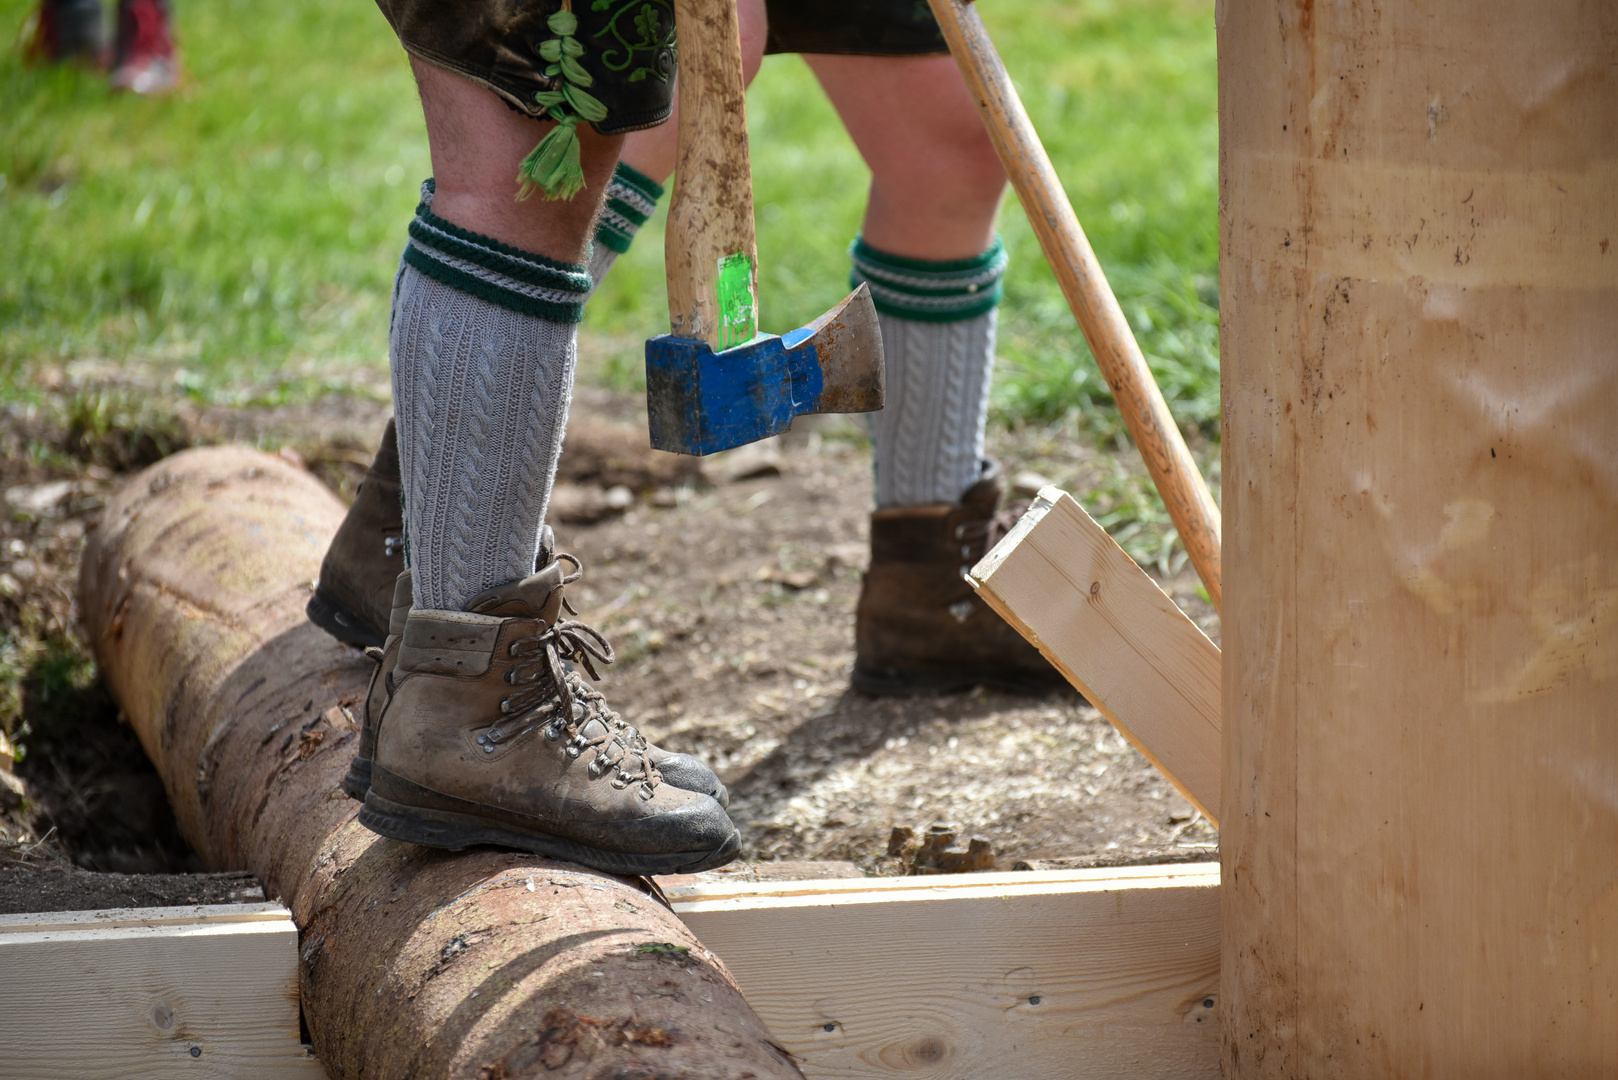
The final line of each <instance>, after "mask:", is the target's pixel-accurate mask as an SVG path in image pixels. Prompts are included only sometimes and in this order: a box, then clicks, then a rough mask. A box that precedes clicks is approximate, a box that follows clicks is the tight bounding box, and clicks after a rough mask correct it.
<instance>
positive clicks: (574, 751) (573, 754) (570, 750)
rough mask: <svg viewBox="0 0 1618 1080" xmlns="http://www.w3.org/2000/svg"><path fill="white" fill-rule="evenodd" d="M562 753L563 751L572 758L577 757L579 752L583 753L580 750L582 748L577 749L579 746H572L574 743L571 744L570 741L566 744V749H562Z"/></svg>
mask: <svg viewBox="0 0 1618 1080" xmlns="http://www.w3.org/2000/svg"><path fill="white" fill-rule="evenodd" d="M563 753H565V754H567V756H568V757H569V758H574V759H577V758H578V756H579V755H580V754H581V753H583V751H582V750H580V749H579V748H578V747H577V746H574V745H572V744H571V743H570V744H568V747H567V749H566V750H564V751H563Z"/></svg>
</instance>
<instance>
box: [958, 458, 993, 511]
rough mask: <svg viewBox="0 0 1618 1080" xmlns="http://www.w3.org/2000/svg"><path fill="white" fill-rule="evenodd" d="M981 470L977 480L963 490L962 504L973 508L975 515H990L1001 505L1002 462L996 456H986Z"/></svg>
mask: <svg viewBox="0 0 1618 1080" xmlns="http://www.w3.org/2000/svg"><path fill="white" fill-rule="evenodd" d="M981 470H982V471H981V472H979V473H978V480H977V482H976V483H975V484H973V485H972V486H971V487H969V488H967V489H966V490H965V491H963V492H961V502H960V505H961V507H962V508H963V509H969V510H971V511H972V512H973V516H976V517H989V516H991V515H993V514H994V512H995V510H996V509H998V508H999V506H1000V494H1001V486H1000V484H1001V480H1000V477H1001V472H1000V463H999V462H998V461H996V460H995V459H994V458H985V459H983V463H982V466H981Z"/></svg>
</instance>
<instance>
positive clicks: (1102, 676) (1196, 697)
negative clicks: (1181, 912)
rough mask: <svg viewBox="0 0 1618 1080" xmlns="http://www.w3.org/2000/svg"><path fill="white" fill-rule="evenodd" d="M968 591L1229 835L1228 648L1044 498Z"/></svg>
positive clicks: (1106, 541)
mask: <svg viewBox="0 0 1618 1080" xmlns="http://www.w3.org/2000/svg"><path fill="white" fill-rule="evenodd" d="M967 580H968V582H970V583H971V585H972V586H973V588H975V589H977V590H978V593H979V595H981V596H982V597H983V598H984V600H985V601H987V602H988V604H989V606H990V607H992V608H994V609H995V611H997V612H999V613H1000V615H1001V616H1002V617H1003V618H1005V620H1006V621H1007V622H1009V623H1010V624H1011V625H1012V626H1014V627H1016V629H1017V630H1018V632H1019V633H1021V634H1022V635H1023V636H1024V637H1026V638H1027V639H1028V640H1029V641H1030V642H1032V643H1033V644H1034V645H1035V646H1036V647H1037V648H1038V649H1039V650H1040V652H1041V653H1043V654H1044V656H1045V658H1046V659H1048V660H1049V661H1050V662H1051V663H1052V664H1053V665H1055V666H1056V668H1057V670H1058V671H1060V672H1062V674H1063V675H1064V676H1066V677H1067V679H1068V681H1069V682H1071V683H1072V684H1073V685H1074V686H1075V687H1077V688H1078V690H1079V692H1080V693H1082V694H1083V695H1084V696H1085V698H1086V699H1087V700H1089V702H1090V703H1091V704H1093V705H1094V706H1095V707H1096V708H1097V709H1100V710H1101V712H1102V714H1103V715H1104V716H1106V718H1107V719H1108V720H1109V721H1111V722H1112V724H1113V726H1114V727H1116V728H1117V729H1118V730H1119V732H1120V733H1122V734H1123V736H1124V738H1126V739H1127V740H1129V742H1130V744H1131V745H1133V746H1134V747H1135V748H1136V749H1137V750H1139V751H1140V752H1141V753H1142V754H1144V755H1145V756H1146V758H1147V759H1148V760H1149V761H1151V763H1152V764H1153V765H1155V766H1156V767H1157V768H1158V769H1159V770H1160V771H1161V772H1162V773H1163V775H1164V776H1165V777H1167V778H1168V780H1169V782H1170V783H1172V784H1173V785H1174V786H1175V787H1176V788H1178V789H1179V790H1180V792H1181V793H1182V794H1184V795H1185V797H1186V798H1187V799H1189V800H1190V801H1191V804H1192V805H1193V806H1195V807H1196V808H1197V809H1198V810H1199V811H1201V812H1202V814H1203V816H1204V817H1206V818H1208V820H1209V821H1211V822H1213V823H1214V824H1215V825H1216V826H1217V825H1218V823H1219V813H1220V783H1221V771H1220V656H1219V648H1218V646H1216V645H1215V644H1214V643H1213V642H1212V641H1209V640H1208V637H1207V635H1206V634H1204V633H1203V632H1202V631H1201V630H1199V629H1198V628H1197V625H1196V624H1195V623H1193V622H1192V621H1191V620H1190V619H1189V618H1187V617H1186V615H1185V613H1184V612H1182V611H1181V610H1180V609H1179V608H1178V607H1176V606H1175V604H1174V601H1173V600H1171V599H1170V598H1169V597H1168V596H1167V595H1166V594H1165V593H1164V592H1163V590H1162V589H1160V588H1158V587H1157V584H1156V583H1155V582H1153V581H1152V579H1151V578H1150V577H1148V576H1147V575H1146V572H1145V571H1143V570H1142V569H1141V568H1140V567H1139V566H1136V565H1135V562H1134V560H1133V559H1131V558H1130V557H1129V556H1128V555H1126V554H1125V553H1124V551H1123V549H1122V548H1120V547H1119V546H1118V545H1117V544H1115V543H1114V542H1113V540H1112V538H1111V537H1110V536H1108V535H1107V532H1106V530H1105V529H1103V528H1102V527H1101V526H1100V525H1098V524H1097V523H1096V522H1095V520H1094V519H1093V518H1091V517H1090V515H1089V514H1086V513H1085V512H1084V508H1083V507H1081V506H1079V504H1078V503H1077V502H1076V501H1074V499H1073V496H1071V495H1069V494H1067V493H1066V492H1064V491H1061V490H1059V489H1057V488H1054V487H1047V488H1045V489H1044V490H1042V491H1041V492H1040V493H1039V495H1038V497H1037V498H1036V499H1035V500H1034V502H1033V504H1032V505H1031V506H1030V507H1029V509H1028V512H1027V513H1026V514H1024V515H1023V517H1022V519H1021V520H1020V521H1019V522H1018V523H1017V525H1016V527H1015V528H1013V529H1012V531H1011V532H1010V533H1008V534H1006V536H1005V537H1003V538H1002V539H1001V540H1000V542H999V543H998V544H996V545H995V547H994V548H993V549H992V550H990V551H989V552H988V553H987V554H986V555H985V556H984V557H983V559H982V560H981V561H979V563H978V564H977V566H975V567H973V568H972V570H971V573H970V574H969V575H968V577H967Z"/></svg>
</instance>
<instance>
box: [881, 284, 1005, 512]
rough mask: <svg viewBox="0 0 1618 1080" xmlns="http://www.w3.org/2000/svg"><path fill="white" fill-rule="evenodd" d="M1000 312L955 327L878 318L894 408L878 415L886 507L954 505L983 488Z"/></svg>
mask: <svg viewBox="0 0 1618 1080" xmlns="http://www.w3.org/2000/svg"><path fill="white" fill-rule="evenodd" d="M997 315H998V311H997V309H993V308H991V309H990V310H988V311H986V312H984V313H982V314H981V315H977V316H975V317H973V318H970V319H960V320H957V321H955V322H922V321H918V320H915V319H906V318H901V317H899V316H897V315H886V314H882V313H880V312H879V313H878V314H877V324H878V325H879V326H880V327H881V330H882V353H883V356H884V358H885V363H886V367H887V402H886V405H885V407H884V408H883V410H882V411H881V412H878V413H872V414H871V426H872V433H873V442H874V444H875V446H874V457H875V464H876V503H877V506H879V507H887V506H920V505H925V504H929V503H952V502H956V501H958V500H959V499H960V497H961V494H962V492H964V491H965V490H966V489H967V488H969V487H971V486H972V485H973V484H974V483H976V482H977V480H978V476H979V469H980V464H979V463H980V462H981V461H982V459H983V432H984V427H985V426H986V424H987V423H988V417H989V380H990V379H991V377H992V376H993V374H994V341H995V325H996V320H997Z"/></svg>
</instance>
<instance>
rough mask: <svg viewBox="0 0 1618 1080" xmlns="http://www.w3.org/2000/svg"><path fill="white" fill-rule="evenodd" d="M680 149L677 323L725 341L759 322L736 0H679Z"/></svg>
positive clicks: (670, 240) (671, 243)
mask: <svg viewBox="0 0 1618 1080" xmlns="http://www.w3.org/2000/svg"><path fill="white" fill-rule="evenodd" d="M674 10H675V24H676V27H677V31H678V34H679V48H680V75H679V79H680V84H679V94H680V150H679V159H678V164H677V165H676V166H675V173H674V192H673V196H672V198H671V199H670V202H669V220H668V230H667V233H666V234H665V241H664V243H665V247H664V250H665V268H666V270H667V273H668V286H669V328H670V332H671V333H672V334H674V335H675V336H676V337H684V338H693V339H697V340H702V341H706V342H708V344H709V345H711V346H713V348H714V349H715V350H719V349H724V348H729V347H730V346H732V345H739V344H741V343H742V342H743V341H746V340H748V339H750V338H751V337H752V336H753V334H754V333H755V332H756V330H757V326H758V305H757V299H756V298H757V296H758V243H757V241H756V239H755V238H754V235H753V176H752V165H751V162H750V160H749V157H748V152H747V97H746V92H747V88H746V85H745V83H744V81H743V78H742V46H741V33H740V29H739V27H738V25H737V21H736V5H735V3H734V2H733V0H675V5H674Z"/></svg>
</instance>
